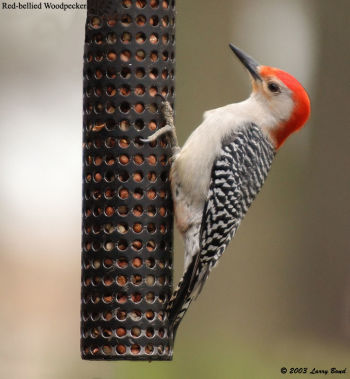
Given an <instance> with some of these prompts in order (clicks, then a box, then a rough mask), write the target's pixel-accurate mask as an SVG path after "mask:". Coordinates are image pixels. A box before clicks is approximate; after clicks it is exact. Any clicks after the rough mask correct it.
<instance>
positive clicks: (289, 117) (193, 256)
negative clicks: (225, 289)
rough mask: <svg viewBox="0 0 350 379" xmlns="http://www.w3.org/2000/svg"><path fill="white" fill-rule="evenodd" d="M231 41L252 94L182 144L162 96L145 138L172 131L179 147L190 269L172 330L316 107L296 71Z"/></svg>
mask: <svg viewBox="0 0 350 379" xmlns="http://www.w3.org/2000/svg"><path fill="white" fill-rule="evenodd" d="M230 47H231V49H232V50H233V52H234V53H235V54H236V56H237V57H238V58H239V59H240V61H241V62H242V63H243V65H244V66H245V67H246V68H247V70H248V72H249V73H250V76H251V78H252V84H253V91H252V94H251V95H250V97H249V98H248V99H247V100H245V101H242V102H240V103H237V104H230V105H227V106H224V107H222V108H217V109H214V110H211V111H208V112H205V113H204V118H203V122H202V123H201V125H199V126H198V127H197V129H195V131H194V132H193V133H192V134H191V136H190V137H189V138H188V140H187V141H186V143H185V145H184V146H183V147H182V148H180V147H178V146H177V139H176V135H175V127H174V124H173V118H172V109H171V106H170V104H169V103H168V102H167V101H163V114H164V117H165V120H166V121H167V125H166V126H165V127H164V128H162V129H160V130H159V131H158V132H156V133H155V134H154V135H152V136H151V137H150V138H149V139H147V140H146V141H154V140H155V139H156V138H158V137H159V136H160V135H162V134H164V133H168V134H169V135H170V142H171V144H172V147H173V157H172V161H173V162H172V167H171V174H170V180H171V188H172V195H173V200H174V210H175V217H176V223H177V226H178V228H179V230H180V232H181V233H182V235H183V237H184V241H185V270H184V275H183V277H182V279H181V281H180V283H179V285H178V287H177V288H176V289H175V291H174V293H173V296H172V297H171V299H170V301H169V304H168V315H169V321H170V325H171V328H172V331H173V334H174V335H175V332H176V330H177V327H178V325H179V323H180V321H181V319H182V318H183V316H184V314H185V312H186V311H187V309H188V307H189V305H190V303H191V302H192V300H193V299H194V298H195V297H196V296H198V294H199V293H200V291H201V289H202V287H203V285H204V283H205V281H206V279H207V277H208V275H209V273H210V271H211V270H212V268H213V267H214V266H215V265H216V264H217V262H218V260H219V258H220V256H221V255H222V253H223V252H224V250H225V248H226V246H227V244H228V243H229V242H230V240H231V238H232V237H233V236H234V234H235V232H236V230H237V228H238V226H239V224H240V222H241V221H242V219H243V217H244V215H245V213H246V212H247V210H248V208H249V206H250V204H251V203H252V201H253V200H254V198H255V197H256V195H257V193H258V192H259V190H260V188H261V186H262V185H263V183H264V180H265V178H266V176H267V173H268V171H269V169H270V165H271V163H272V160H273V158H274V156H275V154H276V151H277V150H278V149H279V147H280V146H281V145H282V144H283V142H284V141H285V140H286V138H287V137H288V136H289V135H290V134H291V133H293V132H294V131H296V130H298V129H300V128H301V127H302V126H303V125H304V123H305V122H306V120H307V119H308V117H309V114H310V101H309V97H308V95H307V93H306V91H305V90H304V88H303V87H302V86H301V84H300V83H299V82H298V81H297V80H296V79H295V78H294V77H293V76H291V75H290V74H288V73H287V72H285V71H282V70H279V69H277V68H272V67H268V66H262V65H259V64H258V63H257V62H255V61H254V60H253V59H252V58H251V57H249V56H248V55H246V54H245V53H244V52H243V51H242V50H240V49H239V48H237V47H236V46H234V45H232V44H230Z"/></svg>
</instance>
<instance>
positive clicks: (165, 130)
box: [141, 94, 180, 156]
mask: <svg viewBox="0 0 350 379" xmlns="http://www.w3.org/2000/svg"><path fill="white" fill-rule="evenodd" d="M156 96H159V97H161V99H162V104H161V108H160V110H161V112H162V115H163V117H164V119H165V121H166V125H165V126H163V127H162V128H161V129H159V130H157V131H156V132H155V133H153V134H152V135H151V136H149V137H148V138H142V139H141V141H142V142H154V141H156V140H157V139H158V138H159V137H161V136H162V135H165V134H167V135H168V136H169V142H170V146H171V149H172V151H173V156H174V155H175V154H176V153H177V152H178V151H179V150H180V147H179V145H178V142H177V136H176V129H175V124H174V112H173V108H172V107H171V105H170V103H169V101H167V100H166V99H165V98H164V97H163V96H162V95H159V94H157V95H156Z"/></svg>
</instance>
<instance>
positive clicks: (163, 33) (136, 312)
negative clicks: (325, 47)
mask: <svg viewBox="0 0 350 379" xmlns="http://www.w3.org/2000/svg"><path fill="white" fill-rule="evenodd" d="M157 3H158V6H156V5H157ZM129 5H130V7H128V6H129ZM143 5H144V7H142V6H143ZM174 16H175V9H174V2H173V1H162V0H159V2H158V1H155V0H145V1H135V0H132V1H121V0H114V1H113V0H107V1H106V0H105V1H88V16H87V22H86V40H85V53H84V120H83V237H82V292H81V294H82V305H81V353H82V358H83V359H91V360H101V359H103V360H171V359H172V342H171V340H170V338H169V335H168V325H167V321H168V320H167V318H166V314H165V305H166V302H167V301H168V299H169V296H170V294H171V291H172V228H173V214H172V200H171V193H170V188H169V179H168V175H169V168H170V166H169V162H168V158H169V157H170V153H171V151H170V148H169V146H168V145H167V143H166V139H162V140H161V141H158V142H157V143H155V144H152V145H150V144H143V143H141V142H140V140H139V138H140V137H141V138H145V137H147V136H149V135H150V134H152V133H153V130H151V129H150V127H149V123H150V122H153V124H151V125H153V126H154V125H155V124H156V126H157V129H158V128H159V127H161V126H162V125H164V120H162V117H161V114H160V111H159V106H160V101H161V100H160V98H159V97H157V96H156V97H155V96H154V94H155V93H156V92H158V93H162V94H163V95H166V97H167V99H168V100H169V101H170V102H171V103H172V104H173V102H174V64H175V58H174V50H175V41H174V38H175V36H174V34H175V18H174ZM140 20H141V21H142V20H145V23H144V25H141V24H142V22H143V21H142V22H141V24H140ZM157 20H158V23H157ZM166 20H168V24H166ZM152 24H153V25H152ZM124 33H129V35H125V34H124ZM139 33H142V34H139ZM126 37H127V38H126ZM129 37H131V40H130V41H129V42H127V40H128V39H129ZM125 38H126V39H125ZM157 38H158V41H157ZM143 39H144V41H143ZM138 51H143V52H144V54H145V58H144V59H143V60H142V59H141V60H140V59H137V58H136V55H137V54H138V53H137V52H138ZM155 54H157V56H158V59H157V60H155V58H156V55H155ZM140 57H142V55H141V56H140ZM114 58H116V59H114ZM128 58H129V59H128ZM142 70H144V72H145V76H144V77H142V78H141V77H140V72H141V71H142ZM155 72H158V76H157V77H154V74H155ZM152 73H153V74H152ZM125 86H128V87H125ZM143 88H144V90H145V92H144V94H142V91H143ZM129 91H130V93H129ZM135 91H136V93H135ZM123 94H124V95H123ZM143 107H144V110H143V111H142V109H143ZM139 111H142V112H139ZM154 123H155V124H154ZM127 124H128V125H129V126H128V127H127ZM142 125H143V126H142ZM127 161H128V162H127ZM126 162H127V163H126ZM123 163H124V164H123ZM125 163H126V164H125ZM141 178H142V180H141V181H140V179H141ZM126 197H127V198H126ZM141 208H142V210H141ZM126 211H127V212H126ZM125 212H126V213H125ZM135 241H136V242H135ZM140 244H141V245H142V247H141V249H139V250H138V249H137V248H138V247H139V245H140ZM135 259H136V260H135ZM153 281H154V283H153V284H152V282H153ZM150 294H153V296H154V301H152V295H150ZM139 300H140V301H139ZM124 312H125V314H124ZM125 315H126V317H125V319H123V318H124V316H125ZM139 316H140V317H139ZM135 328H136V329H135ZM137 328H139V329H137ZM124 332H125V335H123V334H124ZM139 332H140V335H139V336H137V334H139Z"/></svg>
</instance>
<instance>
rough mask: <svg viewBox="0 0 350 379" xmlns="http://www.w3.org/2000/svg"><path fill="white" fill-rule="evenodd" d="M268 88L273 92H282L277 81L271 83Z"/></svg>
mask: <svg viewBox="0 0 350 379" xmlns="http://www.w3.org/2000/svg"><path fill="white" fill-rule="evenodd" d="M267 88H268V89H269V90H270V91H271V92H273V93H278V92H281V90H280V87H279V86H278V85H277V84H276V83H269V84H268V86H267Z"/></svg>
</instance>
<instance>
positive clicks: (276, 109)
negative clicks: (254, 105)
mask: <svg viewBox="0 0 350 379" xmlns="http://www.w3.org/2000/svg"><path fill="white" fill-rule="evenodd" d="M252 96H253V97H255V99H256V100H257V101H258V102H260V103H262V104H263V105H264V107H265V109H266V108H267V109H269V110H270V112H271V116H272V118H273V119H275V120H276V124H280V123H281V122H286V121H288V120H289V119H290V117H291V115H292V113H293V110H294V106H295V103H294V99H293V93H292V91H291V90H290V89H289V88H288V87H287V86H286V85H285V84H284V83H283V82H282V80H280V79H279V78H277V77H276V76H272V75H271V76H270V75H269V76H266V77H263V76H262V80H261V81H255V80H253V94H252ZM271 127H273V125H271Z"/></svg>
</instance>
